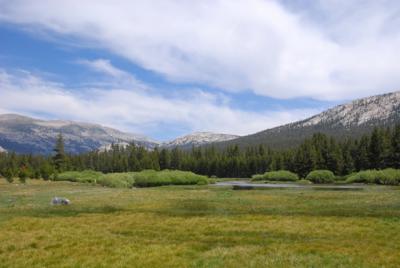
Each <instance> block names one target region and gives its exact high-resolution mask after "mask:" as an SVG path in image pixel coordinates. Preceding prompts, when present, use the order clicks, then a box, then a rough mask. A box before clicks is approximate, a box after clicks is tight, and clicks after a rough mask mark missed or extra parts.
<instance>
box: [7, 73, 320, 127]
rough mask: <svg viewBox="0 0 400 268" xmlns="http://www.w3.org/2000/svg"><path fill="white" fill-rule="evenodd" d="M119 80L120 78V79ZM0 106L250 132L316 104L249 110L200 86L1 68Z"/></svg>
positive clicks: (120, 122) (124, 122)
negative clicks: (58, 77) (65, 81)
mask: <svg viewBox="0 0 400 268" xmlns="http://www.w3.org/2000/svg"><path fill="white" fill-rule="evenodd" d="M117 84H118V82H117ZM0 89H1V90H0V107H2V108H1V110H0V112H2V113H5V112H14V113H22V114H25V115H33V116H34V115H38V114H46V115H48V117H50V118H55V119H70V120H78V121H87V122H92V123H99V124H103V125H107V126H112V127H117V128H119V129H122V130H126V131H131V132H136V133H144V134H149V133H152V132H154V131H155V130H157V129H160V126H161V125H162V126H163V127H166V126H167V127H168V126H169V127H173V126H177V127H179V128H181V129H189V130H190V131H200V130H201V131H214V132H222V133H233V134H242V135H243V134H250V133H254V132H256V131H260V130H263V129H266V128H269V127H273V126H277V125H280V124H282V123H286V122H291V121H294V120H297V119H301V118H304V117H306V116H308V115H310V114H312V113H313V112H315V111H314V110H282V111H268V110H266V111H259V112H257V113H256V112H249V111H244V110H239V109H233V108H231V107H229V105H228V104H227V103H226V102H225V101H224V100H221V99H220V98H219V97H218V96H217V95H213V94H210V93H206V92H203V91H201V90H195V91H187V93H186V94H181V95H180V97H168V98H167V97H163V96H161V95H159V94H157V93H154V91H153V90H149V91H143V90H135V89H130V90H128V89H118V88H103V89H99V88H86V89H83V90H82V89H81V90H79V91H78V90H68V89H67V88H65V86H63V85H62V84H59V83H54V82H52V81H47V80H45V79H43V78H41V77H38V76H35V75H33V74H31V73H29V72H26V71H18V72H16V73H15V72H9V71H6V70H0Z"/></svg>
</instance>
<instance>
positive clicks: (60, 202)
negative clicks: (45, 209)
mask: <svg viewBox="0 0 400 268" xmlns="http://www.w3.org/2000/svg"><path fill="white" fill-rule="evenodd" d="M51 204H52V205H70V204H71V201H69V199H67V198H64V197H54V198H53V199H52V200H51Z"/></svg>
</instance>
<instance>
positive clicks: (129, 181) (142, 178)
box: [53, 170, 208, 188]
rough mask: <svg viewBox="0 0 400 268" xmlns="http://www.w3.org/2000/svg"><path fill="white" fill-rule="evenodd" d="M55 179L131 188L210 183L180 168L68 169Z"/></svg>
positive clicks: (203, 177) (54, 178) (202, 177)
mask: <svg viewBox="0 0 400 268" xmlns="http://www.w3.org/2000/svg"><path fill="white" fill-rule="evenodd" d="M53 180H55V181H71V182H81V183H96V184H100V185H102V186H106V187H113V188H130V187H133V186H136V187H153V186H161V185H193V184H208V179H207V177H205V176H200V175H197V174H194V173H192V172H187V171H178V170H163V171H155V170H144V171H141V172H125V173H109V174H103V173H101V172H96V171H92V170H85V171H67V172H63V173H60V174H58V175H55V176H53Z"/></svg>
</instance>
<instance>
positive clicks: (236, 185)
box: [215, 181, 364, 191]
mask: <svg viewBox="0 0 400 268" xmlns="http://www.w3.org/2000/svg"><path fill="white" fill-rule="evenodd" d="M215 186H232V188H233V190H252V189H287V188H299V189H312V190H338V191H346V190H352V191H356V190H363V189H364V186H361V185H335V184H327V185H322V184H311V185H302V184H296V183H251V182H246V181H223V182H217V183H216V184H215Z"/></svg>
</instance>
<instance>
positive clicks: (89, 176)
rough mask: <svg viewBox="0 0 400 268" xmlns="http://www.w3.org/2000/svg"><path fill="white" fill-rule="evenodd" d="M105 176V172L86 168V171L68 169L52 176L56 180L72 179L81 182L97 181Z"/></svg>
mask: <svg viewBox="0 0 400 268" xmlns="http://www.w3.org/2000/svg"><path fill="white" fill-rule="evenodd" d="M102 176H104V174H103V173H101V172H97V171H93V170H84V171H66V172H62V173H59V174H55V175H53V176H52V178H51V179H52V180H54V181H71V182H81V183H97V181H98V180H99V179H101V178H102Z"/></svg>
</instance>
